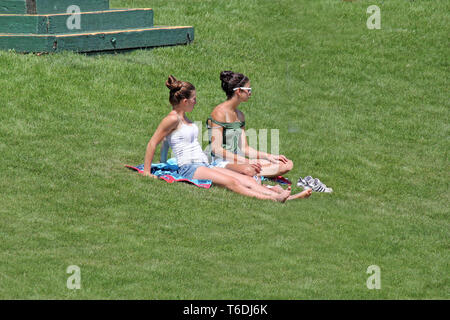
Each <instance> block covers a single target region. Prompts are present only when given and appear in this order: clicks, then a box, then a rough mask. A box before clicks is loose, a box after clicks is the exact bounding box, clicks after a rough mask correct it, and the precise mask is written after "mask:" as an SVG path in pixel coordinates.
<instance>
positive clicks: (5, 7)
mask: <svg viewBox="0 0 450 320" xmlns="http://www.w3.org/2000/svg"><path fill="white" fill-rule="evenodd" d="M72 5H77V6H78V7H80V9H81V12H90V11H104V10H108V9H109V0H53V1H52V0H0V14H2V13H3V14H52V13H66V12H67V8H68V7H69V6H72Z"/></svg>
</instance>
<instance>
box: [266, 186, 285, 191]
mask: <svg viewBox="0 0 450 320" xmlns="http://www.w3.org/2000/svg"><path fill="white" fill-rule="evenodd" d="M265 187H266V188H268V189H270V190H272V191H275V192H277V193H281V192H283V191H284V189H283V188H282V187H280V186H279V185H278V184H277V185H276V186H268V185H266V186H265Z"/></svg>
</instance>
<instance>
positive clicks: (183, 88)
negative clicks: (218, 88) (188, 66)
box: [166, 75, 195, 106]
mask: <svg viewBox="0 0 450 320" xmlns="http://www.w3.org/2000/svg"><path fill="white" fill-rule="evenodd" d="M166 87H167V88H169V90H170V96H169V101H170V104H171V105H172V106H176V105H177V104H179V103H180V102H181V100H183V99H189V98H190V97H191V95H192V91H194V90H195V87H194V85H193V84H192V83H189V82H186V81H178V80H177V79H176V78H175V77H174V76H172V75H171V76H169V79H167V81H166Z"/></svg>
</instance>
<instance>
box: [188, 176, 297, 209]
mask: <svg viewBox="0 0 450 320" xmlns="http://www.w3.org/2000/svg"><path fill="white" fill-rule="evenodd" d="M216 169H219V168H215V169H211V168H207V167H199V168H198V169H197V170H196V171H195V173H194V177H193V178H194V179H208V180H212V182H213V183H214V184H217V185H220V186H223V187H225V188H227V189H229V190H231V191H234V192H236V193H239V194H242V195H244V196H247V197H253V198H257V199H264V200H273V201H279V202H285V201H286V200H287V198H288V197H289V196H290V194H291V192H290V190H286V192H284V193H280V194H272V195H267V194H264V193H261V192H258V191H256V190H254V189H250V188H247V187H246V186H245V185H243V184H242V183H241V182H240V181H239V180H238V179H236V178H234V177H231V176H229V175H226V174H223V173H222V172H220V171H219V170H216ZM255 182H256V181H255Z"/></svg>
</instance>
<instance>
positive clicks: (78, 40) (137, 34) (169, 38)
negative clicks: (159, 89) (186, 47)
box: [0, 26, 194, 53]
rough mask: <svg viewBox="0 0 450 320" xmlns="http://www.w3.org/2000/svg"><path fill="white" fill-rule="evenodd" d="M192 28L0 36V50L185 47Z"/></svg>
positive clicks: (84, 50)
mask: <svg viewBox="0 0 450 320" xmlns="http://www.w3.org/2000/svg"><path fill="white" fill-rule="evenodd" d="M193 40H194V28H193V27H190V26H187V27H153V28H144V29H130V30H112V31H105V32H91V33H77V34H54V35H37V34H11V33H9V34H5V33H3V34H0V50H8V49H14V50H15V51H16V52H24V53H26V52H60V51H65V50H70V51H75V52H94V51H110V50H121V49H136V48H147V47H159V46H169V45H179V44H187V43H190V42H192V41H193Z"/></svg>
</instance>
